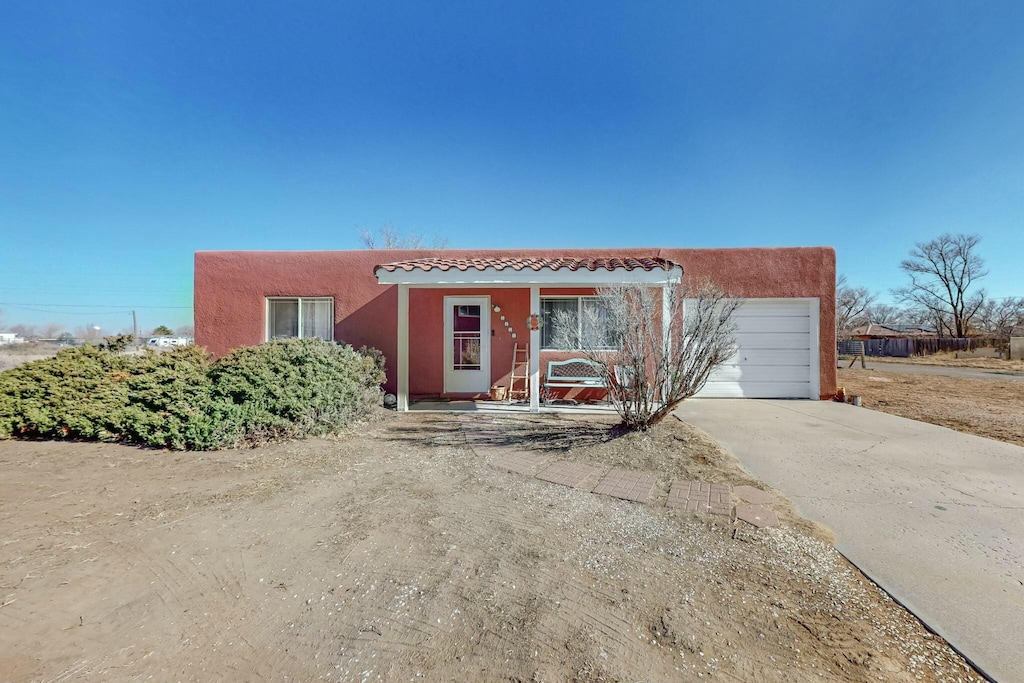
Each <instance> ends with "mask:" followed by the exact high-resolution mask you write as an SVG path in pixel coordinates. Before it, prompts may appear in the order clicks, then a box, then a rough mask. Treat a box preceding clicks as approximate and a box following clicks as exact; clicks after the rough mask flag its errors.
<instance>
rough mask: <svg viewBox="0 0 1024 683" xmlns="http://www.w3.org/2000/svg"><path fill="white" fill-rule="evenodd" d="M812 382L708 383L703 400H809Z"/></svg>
mask: <svg viewBox="0 0 1024 683" xmlns="http://www.w3.org/2000/svg"><path fill="white" fill-rule="evenodd" d="M810 394H811V384H810V382H753V381H746V382H742V383H739V384H737V383H736V382H710V381H709V382H708V383H707V384H706V385H704V389H703V390H702V391H701V392H700V393H699V394H698V396H700V397H701V398H809V397H810Z"/></svg>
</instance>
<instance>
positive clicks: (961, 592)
mask: <svg viewBox="0 0 1024 683" xmlns="http://www.w3.org/2000/svg"><path fill="white" fill-rule="evenodd" d="M676 412H677V414H678V415H679V417H681V418H682V419H684V420H686V421H687V422H689V423H691V424H694V425H696V426H698V427H700V428H701V429H703V430H705V431H706V432H708V433H709V434H710V435H711V436H713V437H714V438H715V439H717V440H718V441H719V442H720V443H721V444H722V445H723V446H725V447H726V448H728V449H729V450H730V451H732V453H734V454H735V455H736V456H737V457H738V458H739V460H740V461H741V462H742V463H743V465H744V466H745V467H746V468H747V469H748V470H750V472H751V473H752V474H754V475H755V476H757V477H758V478H760V479H761V480H763V481H765V482H767V483H769V484H771V485H772V486H774V487H776V488H778V489H779V490H781V491H783V492H784V493H786V494H787V495H789V497H790V498H791V499H792V500H793V502H794V503H795V504H796V505H797V507H798V509H799V510H800V512H801V513H802V514H803V515H804V516H806V517H809V518H811V519H814V520H817V521H819V522H821V523H823V524H825V525H827V526H829V527H830V528H832V529H833V530H834V531H835V533H836V536H837V538H838V542H837V547H838V548H839V550H840V551H841V552H842V553H843V554H845V555H846V556H847V557H849V558H850V560H852V561H853V562H854V563H855V564H857V565H858V566H859V567H860V568H861V569H862V570H863V571H864V572H865V573H866V574H868V575H869V576H870V577H871V578H872V579H873V580H874V581H876V582H877V583H878V584H879V585H881V586H883V587H884V588H885V589H886V590H888V591H889V592H890V593H892V594H893V595H894V596H896V598H897V599H899V600H900V602H902V603H903V604H905V605H906V606H907V607H909V608H910V609H911V610H912V611H913V612H914V613H915V614H917V615H918V616H919V617H920V618H921V619H922V620H924V621H925V623H927V624H928V625H929V626H930V627H931V628H933V629H935V631H937V632H938V633H939V634H940V635H942V636H943V637H945V638H946V640H948V641H949V642H950V643H952V644H953V645H954V646H955V647H957V648H958V649H959V650H960V651H961V652H963V653H964V654H965V655H966V656H967V657H968V658H969V659H971V660H972V661H973V662H974V663H975V664H976V665H977V666H979V667H980V668H982V669H983V670H984V671H985V672H986V673H987V674H988V675H990V676H992V677H994V678H995V679H996V680H999V681H1021V680H1024V448H1021V447H1019V446H1012V445H1010V444H1005V443H1002V442H999V441H992V440H990V439H983V438H980V437H976V436H971V435H969V434H961V433H959V432H955V431H952V430H949V429H946V428H945V427H937V426H934V425H930V424H925V423H923V422H916V421H914V420H907V419H904V418H901V417H896V416H894V415H888V414H886V413H880V412H876V411H873V410H869V409H866V408H854V407H853V406H847V405H843V404H839V403H833V402H826V401H755V400H715V399H705V400H696V399H694V400H690V401H687V402H685V403H684V404H683V405H682V406H681V407H680V408H679V409H678V410H677V411H676Z"/></svg>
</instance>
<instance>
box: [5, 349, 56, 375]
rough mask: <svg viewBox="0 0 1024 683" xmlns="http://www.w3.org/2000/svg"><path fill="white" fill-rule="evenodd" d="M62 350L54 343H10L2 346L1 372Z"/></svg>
mask: <svg viewBox="0 0 1024 683" xmlns="http://www.w3.org/2000/svg"><path fill="white" fill-rule="evenodd" d="M59 350H60V347H59V346H56V345H54V344H9V345H5V346H0V372H3V371H4V370H10V369H11V368H16V367H18V366H19V365H24V364H25V363H30V362H32V361H34V360H40V359H42V358H49V357H50V356H53V355H56V353H57V351H59Z"/></svg>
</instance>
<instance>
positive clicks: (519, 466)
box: [491, 451, 551, 477]
mask: <svg viewBox="0 0 1024 683" xmlns="http://www.w3.org/2000/svg"><path fill="white" fill-rule="evenodd" d="M549 460H551V458H549V457H548V456H546V455H541V454H540V453H527V452H524V451H512V452H511V453H503V454H501V455H499V456H497V457H495V458H494V459H493V460H491V465H493V466H494V467H497V468H498V469H499V470H508V471H510V472H518V473H519V474H527V475H529V476H531V477H532V476H533V475H534V474H536V472H537V470H539V469H540V468H541V467H543V466H544V465H546V464H547V463H548V461H549Z"/></svg>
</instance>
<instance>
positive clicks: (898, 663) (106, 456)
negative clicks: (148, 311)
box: [0, 414, 980, 681]
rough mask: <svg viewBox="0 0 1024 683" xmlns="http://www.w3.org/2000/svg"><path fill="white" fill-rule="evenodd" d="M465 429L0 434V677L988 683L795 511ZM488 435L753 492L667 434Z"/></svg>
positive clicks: (702, 442) (692, 445) (687, 439)
mask: <svg viewBox="0 0 1024 683" xmlns="http://www.w3.org/2000/svg"><path fill="white" fill-rule="evenodd" d="M475 419H478V418H473V417H456V416H451V415H424V414H420V415H415V414H412V415H401V416H397V415H390V416H388V417H386V418H382V419H381V420H380V421H379V422H375V423H373V424H370V425H365V426H363V427H362V428H360V430H359V431H358V433H356V434H352V435H349V436H346V437H344V438H335V439H314V440H307V441H301V442H293V443H286V444H278V445H272V446H267V447H262V448H258V449H253V450H246V451H224V452H217V453H171V452H166V451H157V450H144V449H138V448H132V447H128V446H120V445H111V444H90V443H54V442H26V441H20V442H11V441H8V442H0V471H2V472H3V477H2V479H0V537H2V539H3V540H2V545H0V596H2V599H0V605H2V606H0V672H3V678H4V679H10V680H15V681H29V680H46V681H57V680H59V681H71V680H80V679H105V680H106V679H111V680H136V679H140V680H141V679H152V680H187V681H200V680H225V679H226V680H270V679H273V680H286V679H287V680H341V681H393V680H438V681H449V680H459V681H468V680H474V681H475V680H503V681H561V680H580V681H618V680H623V681H640V680H647V681H655V680H704V679H705V678H707V677H710V678H711V680H717V679H719V678H721V679H724V680H732V681H793V680H810V679H820V680H845V681H868V680H871V681H877V680H887V681H894V680H895V681H912V680H914V681H916V680H924V681H939V680H943V681H960V680H980V679H979V678H978V677H977V676H976V674H974V672H972V671H971V670H970V669H969V668H968V667H967V666H966V664H965V663H964V662H963V660H962V659H960V658H959V657H958V656H957V655H956V654H955V653H954V652H952V651H951V650H950V649H949V647H948V646H947V645H946V644H945V643H944V642H943V641H942V640H941V639H939V638H938V637H935V636H933V635H931V634H929V633H928V632H927V631H926V630H925V629H924V628H923V627H922V626H921V625H920V624H919V623H918V622H917V621H916V620H915V619H914V618H913V617H912V616H911V615H910V614H909V613H907V612H906V611H904V610H903V609H902V608H900V607H899V606H898V605H896V604H895V603H893V602H892V601H891V600H889V599H888V598H887V597H886V595H885V594H884V593H882V592H881V591H880V590H879V589H878V588H877V587H875V586H874V585H872V584H871V583H869V582H868V581H867V580H865V579H864V578H863V577H862V576H861V575H860V574H859V573H858V572H857V571H856V570H855V569H853V568H852V567H851V566H850V565H849V564H848V563H846V562H845V560H844V559H843V558H842V557H841V556H840V555H839V554H838V553H837V552H836V551H835V550H833V549H832V547H831V546H830V545H828V544H827V543H825V542H823V541H822V540H819V538H818V537H816V536H817V535H819V533H820V532H821V530H820V529H815V528H814V527H813V526H810V525H808V524H807V523H802V524H801V523H800V522H799V521H798V520H794V519H793V518H792V517H791V515H792V512H791V508H788V507H787V505H786V503H785V502H784V501H780V503H779V505H778V506H777V508H778V509H780V510H781V511H782V513H783V517H784V519H785V520H786V523H785V524H784V525H783V526H782V527H781V528H778V529H766V530H762V531H756V530H754V529H753V528H752V527H747V526H746V525H745V524H744V523H742V522H738V523H731V522H728V521H725V519H724V518H716V519H714V520H712V519H709V518H707V517H700V516H697V515H695V514H693V513H685V512H681V511H677V510H671V509H668V508H665V507H658V506H655V505H638V504H633V503H628V502H625V501H618V500H615V499H611V498H606V497H603V496H598V495H594V494H590V493H584V492H579V491H575V490H572V489H568V488H563V487H560V486H557V485H554V484H549V483H545V482H542V481H539V480H536V479H531V478H528V477H525V476H522V475H517V474H512V473H508V472H504V471H500V470H498V469H496V468H494V467H491V466H489V465H488V463H487V461H486V460H487V458H486V457H485V456H481V455H478V454H477V451H474V450H473V449H471V448H469V447H468V446H467V443H466V439H465V432H464V431H463V429H462V427H463V425H465V426H466V428H467V429H472V428H473V425H474V420H475ZM499 423H500V424H501V425H502V429H503V430H505V431H503V435H502V436H501V437H498V438H499V439H504V438H506V437H505V434H506V433H507V439H508V441H509V442H511V443H517V444H527V447H531V448H543V449H547V450H551V451H552V452H553V453H554V454H556V455H557V456H558V457H560V458H564V459H570V460H573V459H576V460H587V461H598V462H604V463H608V464H611V463H615V464H625V465H629V466H632V467H633V468H636V469H643V468H647V467H650V468H653V469H656V470H657V471H659V472H662V473H664V474H665V476H666V477H667V476H669V475H672V474H675V473H680V474H690V475H699V476H700V477H702V478H706V479H708V480H710V481H723V482H731V483H742V482H747V481H750V477H749V475H746V474H745V473H743V471H742V470H741V469H739V467H738V466H737V464H736V463H735V461H733V460H731V458H730V457H729V456H728V455H726V454H725V453H723V452H722V451H721V450H720V449H718V448H717V446H716V445H715V444H714V443H713V442H711V441H710V439H708V437H706V436H705V435H703V434H702V433H700V432H698V431H697V430H695V429H693V428H690V427H688V426H686V425H682V424H681V423H678V422H666V423H665V425H664V426H663V427H661V428H659V429H658V430H656V431H655V432H654V433H653V435H651V436H647V437H645V436H638V435H633V436H628V437H624V438H621V439H613V438H611V437H612V436H613V434H612V433H610V432H609V430H608V426H607V425H605V424H600V423H588V422H581V421H572V420H568V419H566V418H555V417H551V418H545V419H542V420H539V421H531V422H520V421H518V420H510V419H501V420H499ZM478 450H480V451H481V452H483V451H484V449H478Z"/></svg>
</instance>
